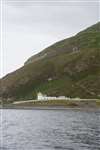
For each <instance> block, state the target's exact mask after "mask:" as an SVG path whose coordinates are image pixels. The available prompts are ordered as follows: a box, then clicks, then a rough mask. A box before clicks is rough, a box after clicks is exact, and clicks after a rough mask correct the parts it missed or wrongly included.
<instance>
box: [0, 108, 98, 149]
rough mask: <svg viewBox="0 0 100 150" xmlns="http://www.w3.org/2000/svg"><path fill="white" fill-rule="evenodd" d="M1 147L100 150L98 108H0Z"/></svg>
mask: <svg viewBox="0 0 100 150" xmlns="http://www.w3.org/2000/svg"><path fill="white" fill-rule="evenodd" d="M0 117H1V120H0V136H1V137H0V150H100V110H78V109H66V110H24V109H23V110H16V109H4V110H2V109H1V110H0Z"/></svg>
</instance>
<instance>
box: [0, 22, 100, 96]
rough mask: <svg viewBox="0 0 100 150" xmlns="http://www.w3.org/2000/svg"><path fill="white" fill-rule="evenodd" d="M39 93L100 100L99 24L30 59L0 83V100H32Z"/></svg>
mask: <svg viewBox="0 0 100 150" xmlns="http://www.w3.org/2000/svg"><path fill="white" fill-rule="evenodd" d="M49 79H52V80H49ZM38 91H41V92H44V93H46V94H47V95H55V96H59V95H65V96H70V97H76V96H77V97H82V98H96V97H100V22H99V23H97V24H95V25H93V26H91V27H89V28H88V29H86V30H84V31H82V32H80V33H78V34H77V35H76V36H73V37H71V38H68V39H64V40H62V41H60V42H57V43H55V44H54V45H52V46H50V47H48V48H46V49H45V50H43V51H42V52H40V53H39V54H37V55H35V56H32V57H31V58H29V60H28V61H26V62H25V65H24V66H23V67H22V68H20V69H18V70H17V71H15V72H13V73H11V74H8V75H7V76H5V77H4V78H2V79H1V80H0V97H3V98H5V99H7V98H13V99H25V98H26V99H32V98H35V97H36V93H37V92H38Z"/></svg>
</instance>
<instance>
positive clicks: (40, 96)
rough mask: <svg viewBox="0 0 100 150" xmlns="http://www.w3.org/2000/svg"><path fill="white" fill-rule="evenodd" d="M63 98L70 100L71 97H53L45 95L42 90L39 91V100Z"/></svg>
mask: <svg viewBox="0 0 100 150" xmlns="http://www.w3.org/2000/svg"><path fill="white" fill-rule="evenodd" d="M61 99H64V100H70V98H69V97H65V96H59V97H53V96H52V97H51V96H47V95H44V94H42V93H41V92H39V93H38V94H37V100H61Z"/></svg>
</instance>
